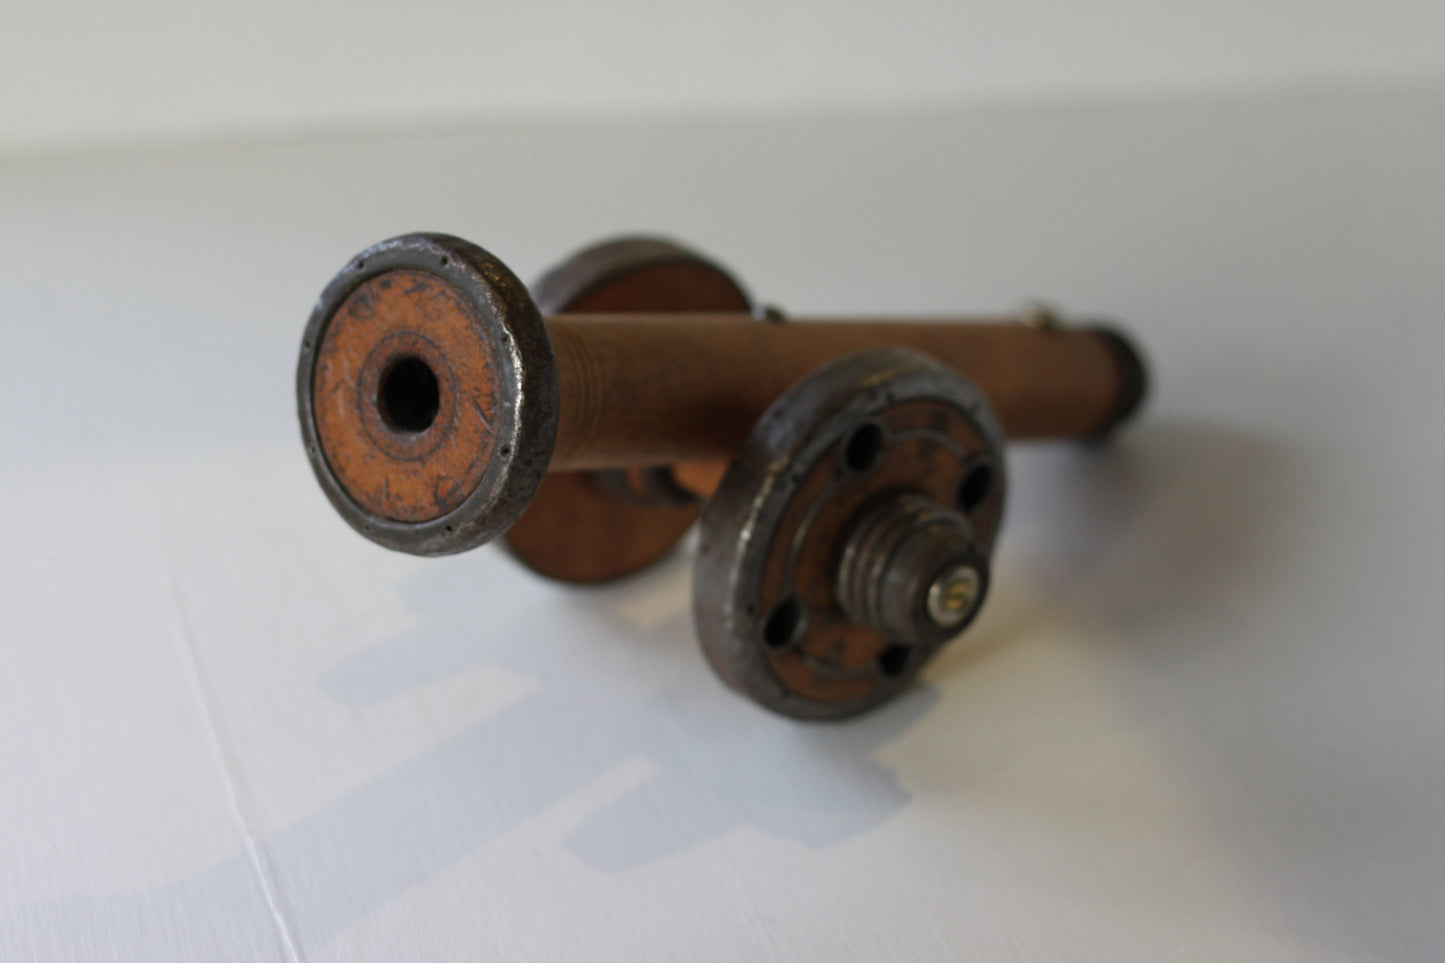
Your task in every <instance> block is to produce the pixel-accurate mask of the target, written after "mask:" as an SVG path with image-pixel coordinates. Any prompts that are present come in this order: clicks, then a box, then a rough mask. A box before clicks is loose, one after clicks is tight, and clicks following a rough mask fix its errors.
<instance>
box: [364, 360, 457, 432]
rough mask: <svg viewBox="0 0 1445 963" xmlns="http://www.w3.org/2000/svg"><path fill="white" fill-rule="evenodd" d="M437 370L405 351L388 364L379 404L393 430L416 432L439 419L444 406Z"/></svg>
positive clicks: (380, 385)
mask: <svg viewBox="0 0 1445 963" xmlns="http://www.w3.org/2000/svg"><path fill="white" fill-rule="evenodd" d="M441 403H442V397H441V386H440V385H439V384H438V383H437V376H436V372H435V371H433V370H432V369H431V366H430V365H428V364H427V363H426V362H425V361H423V360H422V359H420V358H418V357H417V356H416V355H411V354H409V355H404V356H402V357H400V358H397V359H396V360H395V361H393V362H391V363H390V364H389V365H387V366H386V370H385V371H383V372H382V373H381V378H380V380H379V381H378V382H377V385H376V407H377V411H379V412H380V414H381V420H382V421H384V422H385V423H386V426H387V427H388V428H390V429H391V430H392V431H395V432H399V433H401V434H407V435H416V434H420V433H421V432H423V431H426V430H427V429H428V428H430V427H431V426H432V422H434V421H436V418H437V412H438V411H440V410H441Z"/></svg>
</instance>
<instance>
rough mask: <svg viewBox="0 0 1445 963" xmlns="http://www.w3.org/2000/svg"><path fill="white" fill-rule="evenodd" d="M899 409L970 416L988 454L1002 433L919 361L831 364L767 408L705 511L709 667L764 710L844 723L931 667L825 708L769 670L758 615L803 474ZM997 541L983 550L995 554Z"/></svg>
mask: <svg viewBox="0 0 1445 963" xmlns="http://www.w3.org/2000/svg"><path fill="white" fill-rule="evenodd" d="M902 399H935V400H939V401H943V402H946V403H948V404H950V405H951V406H953V407H955V408H956V409H957V410H959V411H960V412H963V413H965V414H966V415H967V416H968V418H969V419H970V421H971V422H972V423H973V424H974V426H975V427H976V429H977V430H978V432H979V434H980V435H981V436H982V437H983V438H984V439H985V441H986V443H987V446H988V448H989V449H990V450H991V451H995V452H997V451H1001V450H1002V446H1003V439H1004V436H1003V431H1002V429H1001V428H1000V426H999V424H998V422H997V420H996V419H995V417H994V415H993V413H992V411H991V410H990V408H989V406H988V404H987V401H986V399H985V398H984V396H983V394H982V392H981V391H979V389H978V388H977V387H975V386H974V385H973V383H972V382H970V381H968V380H967V379H965V378H963V377H962V376H961V375H959V374H958V373H957V372H955V371H953V370H952V369H950V368H947V367H945V366H943V365H941V364H939V363H938V362H936V361H934V360H933V359H931V358H929V357H926V356H924V355H921V354H918V353H917V352H913V351H908V350H904V349H899V348H882V349H874V350H870V351H865V352H861V353H858V354H854V355H850V356H848V357H845V358H842V359H839V360H837V361H834V362H832V363H831V364H829V365H826V366H824V367H823V368H820V369H818V370H817V371H816V372H814V373H813V374H811V375H809V376H808V377H806V378H804V379H803V380H802V381H800V382H799V383H798V384H796V385H794V386H793V387H792V388H790V389H789V390H788V391H787V392H786V393H785V394H783V395H782V396H781V397H780V398H778V399H777V401H775V402H774V403H773V405H772V406H770V407H769V408H768V410H767V412H766V413H765V414H764V415H763V417H762V418H760V419H759V420H758V422H757V424H756V425H755V426H754V428H753V431H752V433H751V434H750V435H749V437H748V439H747V441H746V442H744V444H743V446H742V448H741V449H740V450H739V451H738V454H737V456H736V457H735V458H734V459H733V462H732V464H731V465H730V466H729V468H728V471H727V474H726V475H725V476H724V478H723V481H722V485H721V487H719V489H718V492H717V494H716V495H715V496H714V497H713V498H712V500H711V501H709V502H708V504H707V505H706V507H705V508H704V510H703V515H702V522H701V539H700V544H699V548H698V559H697V563H696V565H695V567H694V569H693V614H694V620H695V623H696V629H697V634H698V639H699V641H700V642H701V644H702V648H703V652H704V653H705V654H706V656H707V659H708V662H709V663H710V664H711V665H712V666H713V668H714V670H716V671H717V673H718V675H719V676H721V677H722V679H723V680H724V681H725V682H726V683H727V684H728V685H729V686H731V687H732V688H734V689H736V690H737V691H739V692H741V693H743V694H745V695H747V696H748V697H749V698H752V699H753V700H755V701H756V702H758V703H759V704H761V705H763V706H764V707H766V708H768V709H771V710H773V711H774V712H778V713H781V714H782V715H786V716H791V717H793V718H796V719H805V720H814V719H840V718H844V717H847V716H851V715H856V714H858V713H860V712H864V711H866V710H868V709H870V708H872V707H874V706H876V705H878V704H880V703H882V702H885V701H887V700H888V699H890V698H892V697H893V696H895V695H897V694H898V692H900V691H901V690H902V689H903V688H904V687H906V686H907V685H908V684H909V682H910V681H911V680H912V678H913V676H914V675H915V674H916V672H917V670H918V669H919V668H921V666H922V665H923V663H925V662H926V661H927V656H928V655H930V654H931V651H930V652H927V653H924V656H923V657H922V658H916V659H913V660H912V661H911V663H910V665H909V668H908V671H906V672H901V673H899V674H898V675H897V676H896V677H893V678H890V679H888V680H887V681H886V682H885V683H882V684H880V685H878V686H877V687H876V688H874V689H873V690H872V691H870V692H869V693H867V694H866V695H864V696H862V697H860V698H856V699H852V700H846V701H837V702H821V701H818V700H812V699H808V698H806V697H804V696H802V695H800V694H799V693H797V692H795V691H793V690H792V689H790V688H788V687H787V686H786V685H785V684H784V683H783V681H782V680H781V679H780V678H778V676H777V675H776V674H775V673H774V672H773V670H772V668H771V667H770V665H769V662H768V657H767V653H766V652H765V645H764V644H763V643H761V642H760V641H759V640H761V639H763V638H764V637H765V634H766V633H767V628H768V627H767V625H766V623H767V621H768V619H769V616H770V615H771V614H772V613H771V611H764V610H763V606H762V605H761V604H759V601H760V600H759V588H760V583H761V579H762V572H761V569H762V562H763V560H764V559H765V558H766V557H767V553H768V551H769V548H770V545H771V543H772V541H773V538H774V535H775V533H776V531H777V529H778V525H779V523H780V521H781V519H782V516H783V514H784V512H785V511H786V510H787V508H788V506H789V504H790V501H791V498H792V495H793V493H794V491H795V488H796V485H797V483H798V481H799V480H800V475H799V471H801V472H802V473H804V474H806V471H807V468H806V467H804V468H802V469H798V468H797V467H796V466H800V465H801V466H811V465H814V464H816V463H817V462H818V460H819V459H820V458H823V457H826V456H827V453H828V452H829V450H830V449H831V448H833V447H834V446H835V445H836V444H837V443H838V442H839V440H840V439H841V438H844V437H846V436H847V434H848V432H849V429H850V427H851V426H855V425H857V424H858V423H859V422H860V421H864V420H866V419H867V418H868V417H870V415H872V414H873V413H875V412H878V411H882V410H884V409H885V408H887V407H888V406H890V405H892V404H893V403H894V402H895V401H898V400H902ZM995 464H996V471H997V480H996V484H997V485H998V496H997V497H998V498H999V499H1000V501H999V504H998V510H999V511H1000V512H1001V511H1002V499H1003V492H1004V491H1005V490H1006V484H1005V478H1004V475H1003V464H1002V460H1001V459H999V460H997V461H996V462H995ZM996 536H997V531H996V529H995V530H994V531H991V532H990V533H989V535H988V538H987V542H986V543H985V545H984V546H983V547H984V550H985V551H991V549H992V545H993V542H994V540H995V539H996Z"/></svg>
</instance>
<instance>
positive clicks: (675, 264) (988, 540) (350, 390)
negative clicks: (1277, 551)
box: [297, 234, 1146, 719]
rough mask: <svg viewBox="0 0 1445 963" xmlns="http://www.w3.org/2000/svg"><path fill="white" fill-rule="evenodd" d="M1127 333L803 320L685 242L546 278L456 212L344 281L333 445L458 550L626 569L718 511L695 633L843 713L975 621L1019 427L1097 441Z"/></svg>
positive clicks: (327, 296) (699, 580)
mask: <svg viewBox="0 0 1445 963" xmlns="http://www.w3.org/2000/svg"><path fill="white" fill-rule="evenodd" d="M1145 384H1146V376H1145V368H1144V365H1143V362H1142V360H1141V358H1140V355H1139V353H1138V352H1137V351H1136V350H1135V348H1134V347H1133V345H1132V344H1131V343H1130V341H1129V340H1127V339H1126V338H1125V337H1124V336H1123V335H1121V334H1120V333H1118V332H1117V331H1115V330H1113V329H1111V328H1108V327H1103V326H1078V327H1074V326H1069V325H1065V324H1061V323H1059V322H1058V321H1057V320H1056V319H1055V318H1054V317H1053V316H1052V315H1049V314H1047V313H1042V312H1041V313H1039V314H1038V315H1037V316H1034V317H1031V318H994V319H974V320H926V321H919V320H911V321H910V320H904V319H870V320H839V319H793V318H785V317H784V316H783V315H782V314H781V313H780V312H778V311H777V310H775V309H764V308H760V307H758V306H757V305H755V304H754V303H753V301H752V300H751V298H750V297H749V295H748V293H747V292H746V290H745V289H744V288H743V286H742V285H741V284H739V283H738V282H737V281H736V280H735V279H734V278H733V277H732V276H731V275H730V274H729V273H728V272H727V271H726V270H724V269H723V268H721V267H719V266H718V265H716V264H715V263H713V262H712V261H710V260H709V259H707V258H705V257H703V256H701V255H699V254H697V253H695V252H693V251H691V250H688V249H687V248H684V247H681V246H679V245H677V244H674V243H672V242H669V241H663V240H657V239H651V238H626V239H621V240H615V241H609V242H605V243H602V244H599V245H596V246H594V247H591V248H588V249H586V250H583V251H581V252H579V253H577V254H576V255H574V256H573V257H571V258H569V259H568V260H567V261H565V262H563V263H562V264H561V265H560V266H558V267H557V268H555V269H554V270H552V271H551V272H550V273H548V274H547V275H546V276H545V277H543V278H542V279H541V280H540V282H538V284H537V285H536V286H535V288H534V289H533V290H532V291H530V292H529V291H528V289H527V288H526V287H525V286H524V285H523V284H522V282H521V281H519V280H518V279H517V277H516V276H515V275H514V274H513V273H512V272H511V271H510V270H509V269H508V268H507V267H506V266H505V265H504V264H503V263H502V262H501V261H499V260H498V259H497V258H495V257H493V256H492V255H491V254H489V253H488V252H487V251H485V250H483V249H481V248H480V247H477V246H476V245H474V244H471V243H468V242H466V241H463V240H461V239H459V238H455V237H450V236H446V235H439V234H412V235H407V236H404V237H398V238H394V239H392V240H388V241H383V242H382V243H380V244H377V245H375V246H373V247H371V248H368V249H367V250H365V251H363V252H362V253H361V254H359V255H357V256H356V257H355V258H353V259H352V260H351V261H350V262H349V263H348V264H347V265H346V267H345V268H343V269H342V271H341V272H340V273H339V274H338V275H337V276H336V277H335V278H334V279H333V280H332V281H331V283H330V285H329V286H328V287H327V288H326V289H325V291H324V292H323V293H322V295H321V297H320V299H319V300H318V302H317V305H316V309H315V311H314V312H313V313H312V315H311V319H310V322H309V324H308V325H307V327H306V331H305V335H304V338H303V343H302V348H301V355H300V363H299V367H298V373H297V399H298V405H299V414H300V419H301V430H302V435H303V438H304V441H305V445H306V451H307V455H308V457H309V458H310V461H311V465H312V468H313V469H314V470H315V473H316V477H317V479H318V481H319V482H320V484H321V487H322V488H323V489H324V491H325V492H326V495H327V496H328V498H329V499H330V501H331V503H332V505H334V506H335V508H336V510H337V511H338V512H339V513H340V514H341V516H342V517H343V518H345V519H346V521H347V522H349V523H350V524H351V526H352V527H353V528H355V529H356V530H357V531H358V532H360V533H361V534H362V535H364V536H366V537H367V538H369V539H371V540H372V541H374V542H377V543H378V544H380V545H384V546H386V547H388V548H392V549H396V550H399V551H404V552H410V553H413V554H418V555H443V554H449V553H453V552H461V551H466V550H468V549H471V548H475V547H477V546H480V545H483V544H486V543H487V542H489V541H491V540H493V539H494V538H497V537H502V538H503V539H504V540H505V542H506V545H507V546H508V548H509V549H510V550H511V552H512V553H513V554H514V555H515V556H516V557H517V558H518V559H519V560H520V561H521V562H522V563H523V564H525V565H527V566H528V567H529V568H531V569H533V570H534V571H536V572H539V573H541V574H543V575H546V576H549V577H551V578H555V579H560V580H563V581H569V582H602V581H608V580H611V579H616V578H619V577H621V576H625V575H627V574H629V573H632V572H636V571H638V570H640V569H642V568H644V567H646V566H648V565H650V564H652V563H653V562H655V561H657V560H658V559H660V558H662V557H663V556H664V555H666V554H667V553H668V552H669V550H670V549H672V548H673V546H674V545H675V544H676V543H677V541H678V540H679V539H680V538H681V537H682V535H683V534H684V533H685V532H686V531H687V530H688V529H689V528H690V527H691V526H692V525H693V523H694V522H700V538H699V542H698V548H697V560H696V563H695V565H694V569H693V603H694V617H695V624H696V630H697V635H698V638H699V640H700V641H701V643H702V648H703V652H704V653H705V654H706V656H707V659H708V661H709V663H710V664H711V665H712V666H713V668H714V669H715V670H716V671H717V673H718V674H719V675H720V676H721V677H722V679H723V680H724V681H725V682H727V683H728V684H729V685H730V686H732V687H733V688H734V689H736V690H738V691H739V692H741V693H743V694H745V695H747V696H749V697H750V698H752V699H754V700H755V701H757V702H758V703H760V704H762V705H763V706H766V707H767V708H769V709H772V710H774V711H777V712H780V713H782V714H784V715H788V716H792V717H795V718H799V719H838V718H843V717H846V716H850V715H854V714H856V713H859V712H862V711H865V710H867V709H869V708H871V707H873V706H876V705H878V704H880V703H882V702H884V701H886V700H888V699H889V698H891V697H893V696H894V695H896V694H897V693H899V692H900V691H902V690H903V688H904V687H906V686H907V685H908V684H909V682H910V680H911V679H912V678H913V677H914V675H915V674H916V673H917V672H918V671H919V669H920V668H921V667H922V666H923V665H924V664H926V663H927V662H928V660H929V658H930V657H931V656H933V655H934V653H936V652H937V651H938V650H939V648H940V647H941V646H942V645H943V644H944V643H946V642H947V641H949V640H950V639H952V638H954V637H956V636H957V635H958V634H959V633H961V632H962V631H963V630H964V629H965V628H966V627H967V626H968V625H969V623H970V622H972V621H973V620H974V618H975V617H976V616H977V614H978V612H979V609H980V607H981V606H982V604H983V601H984V599H985V597H986V595H987V593H988V588H989V562H990V558H991V557H992V553H993V549H994V545H995V542H996V539H997V537H998V534H999V526H1000V523H1001V521H1002V518H1003V510H1004V501H1005V495H1006V490H1007V484H1006V472H1005V464H1004V458H1003V445H1004V441H1005V439H1008V440H1016V439H1063V438H1076V439H1100V438H1103V437H1106V436H1108V435H1109V434H1110V433H1111V432H1112V431H1113V430H1114V429H1115V428H1116V427H1117V426H1118V425H1120V424H1121V423H1122V422H1123V421H1124V420H1125V419H1127V418H1128V417H1129V416H1131V415H1132V414H1133V413H1134V412H1135V411H1136V410H1137V409H1138V407H1139V406H1140V404H1141V402H1142V399H1143V397H1144V393H1145Z"/></svg>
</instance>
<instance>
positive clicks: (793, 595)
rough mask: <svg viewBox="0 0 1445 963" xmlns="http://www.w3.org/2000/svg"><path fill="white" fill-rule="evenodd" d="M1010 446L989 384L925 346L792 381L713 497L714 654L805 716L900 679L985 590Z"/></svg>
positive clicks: (957, 625) (699, 622)
mask: <svg viewBox="0 0 1445 963" xmlns="http://www.w3.org/2000/svg"><path fill="white" fill-rule="evenodd" d="M1002 449H1003V435H1002V432H1001V430H1000V428H999V426H998V423H997V422H996V420H995V419H994V416H993V414H992V412H991V411H990V410H989V408H988V405H987V403H986V401H985V400H984V397H983V395H982V393H981V392H979V390H978V389H977V388H976V387H975V386H974V385H973V384H972V383H971V382H969V381H968V380H967V379H965V378H963V377H962V376H960V375H958V374H957V373H955V372H953V371H952V370H950V369H948V368H946V367H944V366H942V365H940V364H938V363H937V362H935V361H932V360H931V359H929V358H927V357H925V356H923V355H920V354H917V353H914V352H911V351H906V350H902V349H891V348H883V349H875V350H871V351H865V352H862V353H860V354H856V355H852V356H850V357H847V358H843V359H840V360H838V361H835V362H833V363H832V364H829V365H827V366H825V367H823V368H821V369H819V370H818V371H816V372H814V373H813V374H811V375H809V376H808V377H806V378H804V379H803V380H802V381H800V382H799V383H798V384H796V385H795V386H794V387H793V388H792V389H791V390H789V391H788V392H786V393H785V394H784V395H782V396H781V397H780V398H778V400H777V401H776V402H775V403H774V404H773V405H772V407H771V408H769V409H768V411H767V412H766V413H765V414H764V415H763V417H762V418H761V419H760V420H759V421H758V423H757V425H756V426H755V428H754V430H753V432H752V434H751V435H750V437H749V438H748V440H747V441H746V442H745V443H744V445H743V447H742V448H741V450H740V451H739V452H738V454H737V456H736V458H734V460H733V462H732V464H731V466H730V467H729V469H728V471H727V474H726V475H725V476H724V477H723V481H722V485H721V487H720V488H719V489H718V492H717V494H716V495H715V496H714V497H713V499H712V500H711V501H710V502H709V503H708V505H707V506H706V508H705V509H704V511H703V515H702V526H701V529H702V531H701V544H700V546H699V549H698V562H697V565H696V567H695V569H694V578H693V599H694V615H695V622H696V627H697V633H698V637H699V639H700V641H701V643H702V647H703V651H704V652H705V653H706V655H707V658H708V661H709V662H710V663H711V664H712V666H713V668H714V669H716V670H717V672H718V674H719V675H720V676H722V678H723V679H724V680H725V681H726V682H727V683H728V684H729V685H731V686H732V687H733V688H735V689H737V690H739V691H741V692H743V693H744V694H746V695H748V696H749V697H751V698H752V699H754V700H756V701H758V702H759V703H761V704H762V705H764V706H766V707H768V708H770V709H773V710H775V711H777V712H780V713H783V714H785V715H789V716H793V717H796V718H803V719H834V718H841V717H844V716H849V715H853V714H855V713H858V712H862V711H864V710H866V709H868V708H870V707H872V706H875V705H877V704H878V703H880V702H883V701H886V700H887V699H889V698H891V697H893V696H894V695H895V694H897V693H898V692H899V691H900V690H901V689H902V688H903V687H905V686H906V685H907V684H908V683H909V681H910V680H911V679H912V678H913V676H914V675H916V674H917V672H918V671H919V669H920V668H922V666H923V665H924V664H925V663H927V661H928V660H929V659H930V658H931V657H932V656H933V655H934V654H935V653H936V652H937V651H938V649H939V647H940V646H942V645H943V644H944V643H945V642H947V641H948V640H949V639H952V638H953V637H955V636H956V635H957V634H958V633H959V632H961V631H962V630H963V629H965V628H966V627H967V626H968V625H969V623H970V622H971V621H972V620H973V619H974V617H975V616H976V615H977V614H978V611H979V609H980V607H981V606H982V604H983V600H984V598H985V596H986V594H987V591H988V583H989V560H990V556H991V554H992V551H993V545H994V541H995V539H996V538H997V535H998V529H999V523H1000V521H1001V519H1002V515H1003V505H1004V494H1005V480H1004V464H1003V457H1002Z"/></svg>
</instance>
